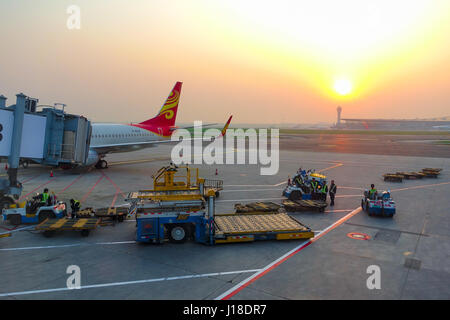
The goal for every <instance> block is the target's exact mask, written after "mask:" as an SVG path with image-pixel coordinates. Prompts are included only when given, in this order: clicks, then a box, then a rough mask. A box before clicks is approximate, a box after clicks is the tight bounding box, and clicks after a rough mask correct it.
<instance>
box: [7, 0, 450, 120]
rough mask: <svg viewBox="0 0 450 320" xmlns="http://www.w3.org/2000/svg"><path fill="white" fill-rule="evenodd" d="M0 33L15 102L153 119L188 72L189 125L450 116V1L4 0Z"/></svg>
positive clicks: (183, 104)
mask: <svg viewBox="0 0 450 320" xmlns="http://www.w3.org/2000/svg"><path fill="white" fill-rule="evenodd" d="M70 5H77V6H79V8H80V10H81V15H80V17H81V29H79V30H69V29H68V28H67V26H66V23H67V19H68V18H69V14H68V13H67V12H66V11H67V8H68V7H69V6H70ZM0 40H1V43H0V94H4V95H6V96H7V97H8V98H9V100H8V105H9V104H12V103H14V102H15V97H14V95H15V94H16V93H18V92H24V93H25V94H28V95H31V96H36V97H38V98H40V102H41V103H47V104H53V103H54V102H64V103H66V104H67V105H68V107H69V109H68V111H69V112H72V113H77V114H83V115H85V116H87V117H88V118H90V119H92V120H94V121H117V122H130V121H133V122H136V121H142V120H145V119H147V118H150V117H152V116H153V115H154V114H155V113H156V112H157V111H158V110H159V108H160V107H161V105H162V103H163V101H164V100H165V98H166V97H167V95H168V94H169V91H170V89H171V88H172V87H173V85H174V84H175V82H176V81H182V82H183V90H182V93H181V99H180V108H179V112H178V121H179V122H191V121H194V120H204V121H208V122H211V121H213V122H223V121H225V120H226V118H227V116H228V115H229V114H233V115H234V122H236V123H239V122H241V123H276V122H290V123H293V122H302V123H305V122H318V121H325V122H333V121H335V118H336V107H337V106H338V105H341V106H342V107H343V117H370V118H372V117H374V118H382V117H392V118H416V117H437V116H448V115H450V1H448V0H441V1H439V0H419V1H414V0H408V1H403V0H376V1H363V0H340V1H335V0H329V1H324V0H315V1H311V0H309V1H301V0H277V1H275V0H272V1H266V0H259V1H256V0H223V1H218V0H217V1H214V0H179V1H178V0H71V1H65V0H58V1H55V0H40V1H36V0H28V1H26V0H1V1H0ZM344 93H346V94H344Z"/></svg>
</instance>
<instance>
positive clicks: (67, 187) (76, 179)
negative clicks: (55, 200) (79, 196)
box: [56, 174, 83, 194]
mask: <svg viewBox="0 0 450 320" xmlns="http://www.w3.org/2000/svg"><path fill="white" fill-rule="evenodd" d="M82 176H83V175H82V174H80V175H79V176H78V177H76V178H75V180H73V181H72V182H71V183H70V184H69V185H68V186H66V187H65V188H64V189H62V190H61V191H59V192H57V193H56V194H60V193H62V192H64V191H66V190H67V189H69V188H70V187H71V186H72V185H73V184H74V183H75V182H77V181H78V180H79V179H80V178H81V177H82Z"/></svg>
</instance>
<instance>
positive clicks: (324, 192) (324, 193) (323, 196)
mask: <svg viewBox="0 0 450 320" xmlns="http://www.w3.org/2000/svg"><path fill="white" fill-rule="evenodd" d="M327 192H328V186H327V184H326V183H325V182H324V183H323V186H322V188H321V189H320V198H321V200H323V201H327Z"/></svg>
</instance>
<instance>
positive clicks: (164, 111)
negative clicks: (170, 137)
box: [139, 82, 183, 128]
mask: <svg viewBox="0 0 450 320" xmlns="http://www.w3.org/2000/svg"><path fill="white" fill-rule="evenodd" d="M182 84H183V83H182V82H177V83H176V84H175V86H174V87H173V89H172V91H171V92H170V94H169V96H168V97H167V100H166V102H165V103H164V104H163V106H162V108H161V110H159V112H158V114H157V115H156V117H154V118H151V119H148V120H145V121H143V122H141V123H139V124H140V125H143V126H152V127H163V128H164V127H166V128H167V127H172V126H174V125H175V120H176V118H177V111H178V102H179V101H180V93H181V85H182Z"/></svg>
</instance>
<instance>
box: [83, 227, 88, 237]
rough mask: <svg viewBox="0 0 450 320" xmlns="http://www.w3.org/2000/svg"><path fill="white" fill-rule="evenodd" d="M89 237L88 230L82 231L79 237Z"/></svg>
mask: <svg viewBox="0 0 450 320" xmlns="http://www.w3.org/2000/svg"><path fill="white" fill-rule="evenodd" d="M88 235H89V229H83V230H81V236H82V237H87V236H88Z"/></svg>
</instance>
